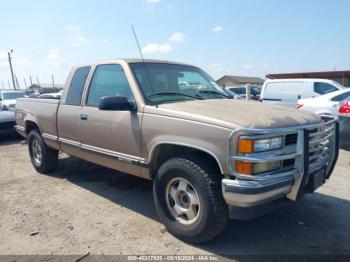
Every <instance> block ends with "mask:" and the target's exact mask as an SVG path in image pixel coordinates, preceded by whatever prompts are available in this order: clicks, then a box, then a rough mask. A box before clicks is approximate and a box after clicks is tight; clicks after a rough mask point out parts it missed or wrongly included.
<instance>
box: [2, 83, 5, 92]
mask: <svg viewBox="0 0 350 262" xmlns="http://www.w3.org/2000/svg"><path fill="white" fill-rule="evenodd" d="M2 90H5V83H4V81H2Z"/></svg>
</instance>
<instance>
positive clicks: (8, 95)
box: [0, 91, 25, 110]
mask: <svg viewBox="0 0 350 262" xmlns="http://www.w3.org/2000/svg"><path fill="white" fill-rule="evenodd" d="M24 96H25V93H24V92H21V91H1V92H0V110H14V108H15V106H16V100H17V98H21V97H24Z"/></svg>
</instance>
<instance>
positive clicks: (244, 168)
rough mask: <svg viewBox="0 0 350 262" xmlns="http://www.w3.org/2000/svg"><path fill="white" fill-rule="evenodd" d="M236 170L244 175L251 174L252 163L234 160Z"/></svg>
mask: <svg viewBox="0 0 350 262" xmlns="http://www.w3.org/2000/svg"><path fill="white" fill-rule="evenodd" d="M236 172H237V173H240V174H244V175H251V174H253V164H252V163H247V162H241V161H237V162H236Z"/></svg>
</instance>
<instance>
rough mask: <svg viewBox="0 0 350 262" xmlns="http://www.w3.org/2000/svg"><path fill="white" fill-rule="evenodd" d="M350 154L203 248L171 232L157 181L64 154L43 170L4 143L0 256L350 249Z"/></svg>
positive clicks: (14, 143) (16, 146) (15, 143)
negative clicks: (324, 175) (318, 179)
mask: <svg viewBox="0 0 350 262" xmlns="http://www.w3.org/2000/svg"><path fill="white" fill-rule="evenodd" d="M349 221H350V152H349V151H344V150H341V152H340V157H339V160H338V164H337V165H336V168H335V171H334V173H333V176H332V178H331V180H330V181H328V183H327V184H326V185H325V186H323V187H322V188H320V189H319V190H318V191H317V192H316V193H314V194H312V195H307V196H305V197H304V199H303V200H302V201H301V202H299V203H297V204H292V205H288V206H286V207H283V208H281V209H278V210H276V211H275V212H273V213H270V214H268V215H265V216H263V217H260V218H257V219H254V220H250V221H233V220H232V221H230V222H229V224H228V226H227V228H226V229H225V230H224V232H223V233H222V234H221V235H220V236H219V237H217V238H216V239H214V240H213V241H211V242H209V243H206V244H202V245H190V244H186V243H184V242H182V241H180V240H178V239H176V238H174V237H173V236H171V235H170V234H168V233H167V232H166V230H165V229H164V226H163V225H162V224H161V223H160V222H159V220H158V218H157V214H156V212H155V209H154V206H153V200H152V182H150V181H145V180H142V179H139V178H136V177H132V176H129V175H125V174H120V173H118V172H115V171H112V170H110V169H106V168H103V167H99V166H96V165H94V164H91V163H88V162H85V161H83V160H79V159H77V158H74V157H69V156H67V155H65V154H61V155H60V161H59V164H58V168H57V170H56V171H55V172H53V173H52V174H50V175H40V174H38V173H37V172H36V171H35V170H34V168H33V167H32V165H31V163H30V160H29V156H28V152H27V145H25V144H24V143H21V142H20V141H19V140H16V139H1V140H0V236H1V238H0V254H2V255H24V254H26V255H29V254H41V255H51V254H53V255H75V254H85V253H87V252H90V254H113V255H119V254H126V255H131V254H142V255H145V254H163V255H170V254H172V255H174V254H178V255H185V254H191V255H200V254H214V255H221V256H225V255H227V256H229V255H231V256H235V255H245V254H249V255H255V254H265V255H276V254H295V255H305V254H331V255H337V254H338V255H341V254H350V223H349Z"/></svg>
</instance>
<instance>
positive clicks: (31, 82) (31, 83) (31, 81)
mask: <svg viewBox="0 0 350 262" xmlns="http://www.w3.org/2000/svg"><path fill="white" fill-rule="evenodd" d="M29 79H30V85H31V86H32V85H33V80H32V76H29Z"/></svg>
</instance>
